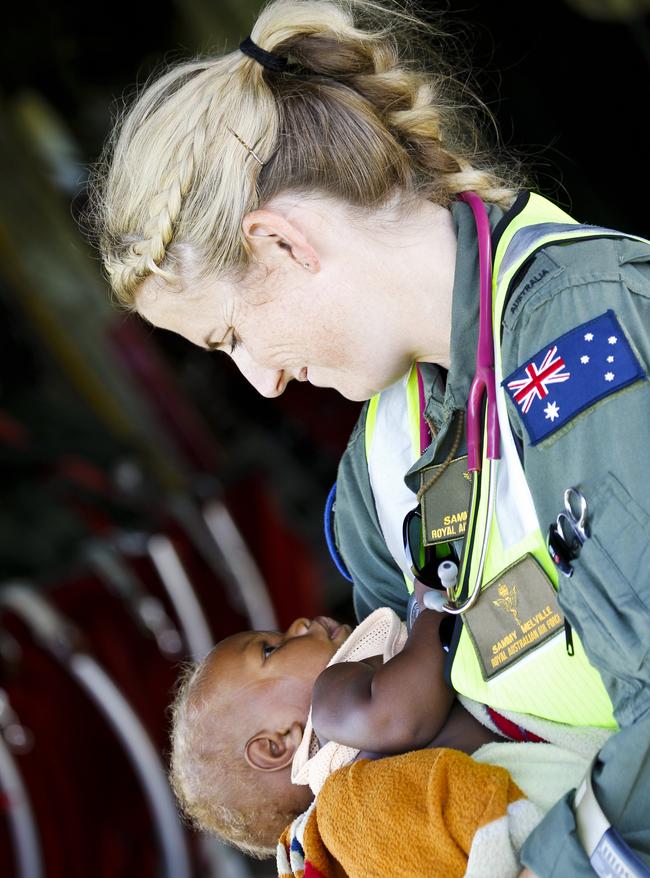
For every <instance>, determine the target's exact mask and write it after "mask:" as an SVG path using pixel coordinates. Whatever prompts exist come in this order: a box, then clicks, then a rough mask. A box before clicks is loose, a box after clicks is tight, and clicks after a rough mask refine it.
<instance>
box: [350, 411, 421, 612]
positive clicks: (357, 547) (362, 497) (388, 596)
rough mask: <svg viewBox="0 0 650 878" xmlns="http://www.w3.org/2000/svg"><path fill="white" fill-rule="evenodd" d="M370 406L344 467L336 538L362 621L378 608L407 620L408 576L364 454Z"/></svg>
mask: <svg viewBox="0 0 650 878" xmlns="http://www.w3.org/2000/svg"><path fill="white" fill-rule="evenodd" d="M366 412H367V405H366V406H364V408H363V410H362V412H361V416H360V418H359V421H358V422H357V425H356V427H355V428H354V431H353V433H352V436H351V437H350V441H349V443H348V447H347V448H346V450H345V453H344V454H343V457H342V458H341V462H340V464H339V469H338V476H337V484H336V512H335V517H334V535H335V539H336V544H337V548H338V550H339V552H340V553H341V557H342V558H343V560H344V562H345V565H346V567H347V568H348V571H349V573H350V576H351V577H352V581H353V600H354V610H355V614H356V616H357V618H358V619H359V621H361V620H362V619H364V618H365V617H366V616H368V615H369V614H370V613H371V612H372V611H373V610H376V609H377V608H378V607H390V608H391V609H393V610H395V612H396V613H397V614H398V616H400V618H402V619H404V618H405V617H406V604H407V602H408V593H407V591H406V585H405V583H404V577H403V576H402V573H401V571H400V570H399V568H398V567H397V565H396V564H395V562H394V560H393V558H392V557H391V554H390V552H389V551H388V548H387V546H386V543H385V541H384V537H383V534H382V532H381V528H380V526H379V520H378V518H377V512H376V509H375V501H374V498H373V494H372V488H371V486H370V478H369V475H368V466H367V462H366V450H365V424H366Z"/></svg>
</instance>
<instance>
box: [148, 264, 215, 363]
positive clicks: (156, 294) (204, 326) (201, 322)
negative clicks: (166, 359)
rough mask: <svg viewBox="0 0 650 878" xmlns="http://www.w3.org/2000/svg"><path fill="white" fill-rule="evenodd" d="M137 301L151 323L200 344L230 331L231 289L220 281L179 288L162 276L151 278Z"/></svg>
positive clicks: (204, 344) (203, 344)
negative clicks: (190, 287)
mask: <svg viewBox="0 0 650 878" xmlns="http://www.w3.org/2000/svg"><path fill="white" fill-rule="evenodd" d="M135 304H136V310H137V312H138V314H139V315H140V316H141V317H142V318H143V319H144V320H146V321H147V323H151V324H152V325H153V326H156V327H158V328H159V329H167V330H169V331H171V332H176V333H178V334H179V335H182V336H183V337H184V338H186V339H187V340H188V341H191V342H192V343H193V344H196V345H198V346H199V347H206V346H207V345H208V342H214V341H220V340H221V339H222V338H223V336H224V335H225V334H226V332H227V331H228V320H227V311H228V308H229V290H228V288H227V286H226V285H225V284H224V283H219V282H218V281H213V282H211V283H204V284H201V285H200V286H199V285H197V286H196V287H193V288H192V289H187V288H184V289H178V288H174V287H172V286H170V285H169V284H166V283H164V282H163V281H161V279H160V278H147V280H145V281H144V282H143V283H142V284H141V286H140V289H139V290H138V292H137V295H136V300H135Z"/></svg>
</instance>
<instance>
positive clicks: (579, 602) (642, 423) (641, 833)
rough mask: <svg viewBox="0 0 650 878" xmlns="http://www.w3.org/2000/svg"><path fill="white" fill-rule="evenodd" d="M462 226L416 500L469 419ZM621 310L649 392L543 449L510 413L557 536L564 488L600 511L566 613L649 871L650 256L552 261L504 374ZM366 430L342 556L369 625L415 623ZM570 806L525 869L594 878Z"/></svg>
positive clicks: (342, 503) (495, 218)
mask: <svg viewBox="0 0 650 878" xmlns="http://www.w3.org/2000/svg"><path fill="white" fill-rule="evenodd" d="M452 213H453V216H454V219H455V222H456V226H457V234H458V251H457V260H456V273H455V279H454V289H453V305H452V326H451V363H450V369H449V372H448V373H445V370H444V369H441V368H438V367H437V366H434V365H428V364H423V367H422V372H423V377H424V381H425V387H426V389H427V393H428V399H427V406H426V415H427V418H428V419H429V420H430V422H431V423H432V424H433V426H434V429H435V431H436V432H435V435H434V438H433V441H432V443H431V445H430V446H429V448H428V449H427V450H426V452H425V453H424V454H423V455H422V457H421V458H420V459H419V460H418V461H417V462H416V463H415V464H414V466H413V467H411V469H410V470H409V472H408V473H406V474H405V482H406V484H407V485H408V487H409V488H411V489H412V490H413V491H416V490H417V488H418V487H419V472H420V470H421V469H423V468H424V467H425V466H429V465H431V464H432V463H441V462H442V461H443V460H444V459H445V457H446V456H447V454H448V452H449V449H450V447H451V442H452V436H451V434H452V433H453V430H450V426H451V423H452V419H453V416H454V412H456V411H458V410H464V409H465V407H466V403H467V396H468V393H469V386H470V383H471V380H472V376H473V373H474V364H475V357H476V345H477V338H478V288H479V278H478V259H477V254H478V243H477V237H476V230H475V225H474V220H473V218H472V214H471V211H470V208H469V207H468V206H467V205H465V204H463V203H457V204H455V205H454V206H453V207H452ZM488 214H489V218H490V224H491V227H492V230H493V236H495V235H498V233H499V221H500V220H501V219H502V217H503V211H501V210H500V209H499V208H498V207H496V206H489V207H488ZM607 309H611V310H613V311H614V313H615V314H616V317H617V318H618V320H619V322H620V324H621V326H622V327H623V328H624V330H625V331H626V333H627V336H628V339H629V341H630V342H631V344H632V347H633V350H634V352H635V354H636V356H637V358H638V360H639V362H640V364H641V366H642V368H643V371H644V372H645V375H646V378H645V379H644V380H642V381H638V382H636V383H635V384H633V385H631V386H630V387H628V388H625V389H622V390H619V391H615V392H613V393H611V394H610V395H608V396H606V397H605V398H604V399H601V400H600V401H599V402H597V403H595V404H594V405H591V406H589V407H587V408H586V409H585V410H584V411H582V412H581V413H580V414H578V415H576V416H575V417H573V418H572V419H571V420H570V421H568V422H567V423H565V424H564V425H563V426H562V427H561V428H560V429H558V430H557V431H556V432H554V433H552V434H551V435H550V436H548V437H547V438H546V439H544V440H542V441H541V442H539V443H538V444H536V445H531V443H530V441H529V438H528V435H527V432H526V428H525V426H524V424H523V422H522V420H521V418H520V414H519V411H518V410H517V408H516V407H515V406H514V405H513V404H512V403H511V401H510V400H508V413H509V417H510V421H511V424H512V427H513V431H514V434H515V436H516V437H518V438H519V440H520V441H521V455H522V462H523V467H524V471H525V474H526V480H527V482H528V485H529V488H530V491H531V494H532V497H533V501H534V503H535V508H536V512H537V516H538V520H539V523H540V527H541V529H542V531H545V529H546V528H547V527H548V525H549V524H550V523H551V521H553V520H554V519H555V518H556V516H557V514H558V513H559V512H560V511H561V510H562V501H563V493H564V490H565V488H567V487H569V486H572V485H573V486H577V487H579V489H580V491H581V492H582V493H583V495H584V496H585V498H586V500H587V503H588V510H589V524H590V528H591V537H590V539H588V540H587V541H586V543H585V545H584V547H583V549H582V552H581V555H580V558H579V559H578V561H576V562H574V568H575V573H574V575H573V577H572V578H570V579H566V578H564V577H560V580H561V581H560V585H559V600H560V604H561V606H562V608H563V610H564V611H565V613H566V616H567V618H568V619H569V620H570V622H571V624H572V625H573V626H574V628H575V630H576V631H577V632H578V633H579V635H580V638H581V640H582V643H583V645H584V647H585V650H586V652H587V655H588V656H589V659H590V661H591V662H592V664H593V665H594V666H595V667H596V668H598V670H599V671H600V673H601V676H602V678H603V682H604V683H605V685H606V687H607V690H608V692H609V695H610V698H611V699H612V703H613V705H614V710H615V716H616V719H617V722H618V723H619V725H620V726H621V729H622V731H621V732H619V733H618V734H616V735H615V736H613V738H612V739H611V740H610V741H609V742H608V744H607V745H606V746H605V747H604V748H603V750H602V751H601V754H600V761H599V763H598V764H597V766H596V768H595V770H594V774H593V782H594V790H595V793H596V796H597V798H598V800H599V802H600V804H601V807H602V808H603V810H604V811H605V813H606V815H607V816H608V817H609V819H610V821H611V823H612V824H613V825H614V826H616V828H617V829H618V830H619V831H620V832H621V833H622V834H623V836H624V838H625V839H626V841H627V842H628V843H629V844H630V845H631V846H632V847H633V849H634V850H636V851H637V852H638V853H639V854H640V856H641V857H642V858H645V860H646V861H647V862H648V863H649V864H650V686H649V685H648V683H649V682H650V384H649V382H648V380H647V375H648V371H649V367H650V246H648V245H647V244H645V243H641V242H636V241H631V240H625V239H605V238H601V239H595V240H584V241H576V242H571V243H569V244H560V245H551V246H548V247H547V248H545V249H543V250H542V251H540V252H538V253H537V254H536V256H535V257H534V259H533V260H532V261H531V263H529V264H528V266H527V267H526V270H525V272H524V273H523V276H522V277H521V278H519V280H518V282H517V285H516V288H515V290H514V291H513V293H512V295H511V296H510V298H509V301H508V304H507V305H506V308H505V310H504V316H503V321H502V326H503V341H502V350H503V375H504V376H508V375H510V374H511V373H512V372H513V371H515V369H517V368H518V367H520V366H522V365H523V364H524V363H526V362H527V361H528V360H529V359H530V358H531V357H533V355H535V354H536V353H537V352H538V351H540V349H541V348H543V347H544V346H545V345H547V344H549V343H551V342H553V341H554V340H555V339H557V338H559V337H560V336H561V335H563V334H564V333H566V332H568V331H570V330H572V329H574V328H575V327H576V326H579V325H580V324H582V323H584V322H586V321H587V320H591V319H593V318H596V317H598V316H600V315H601V314H603V312H605V311H606V310H607ZM414 318H415V319H417V315H414ZM364 423H365V409H364V411H363V412H362V415H361V418H360V421H359V423H358V424H357V426H356V428H355V430H354V431H353V434H352V436H351V438H350V442H349V444H348V448H347V449H346V452H345V454H344V456H343V458H342V460H341V463H340V467H339V473H338V482H337V502H336V518H335V535H336V541H337V546H338V549H339V551H340V553H341V555H342V557H343V559H344V561H345V563H346V565H347V567H348V570H349V571H350V574H351V576H352V578H353V582H354V589H353V598H354V606H355V611H356V613H357V616H358V617H359V619H362V618H364V617H365V616H366V615H368V613H370V612H371V611H372V610H373V609H375V608H376V607H379V606H390V607H392V608H393V609H395V610H396V612H398V613H399V614H400V615H401V616H402V617H404V615H405V608H406V603H407V599H408V594H407V591H406V588H405V584H404V578H403V576H402V574H401V572H400V570H399V568H398V567H397V565H396V564H395V562H394V560H393V558H392V557H391V555H390V552H389V551H388V549H387V547H386V543H385V541H384V537H383V534H382V532H381V528H380V526H379V521H378V518H377V514H376V511H375V508H374V500H373V496H372V491H371V488H370V482H369V477H368V470H367V464H366V457H365V440H364ZM461 450H462V448H461ZM414 505H415V497H414ZM570 799H571V795H568V796H567V797H565V799H564V800H562V801H561V802H559V803H558V804H557V805H556V806H555V808H553V809H552V810H551V812H550V813H549V814H548V815H547V817H546V818H545V820H544V821H543V823H542V824H541V825H540V827H538V829H537V830H536V831H535V832H534V833H533V834H532V835H531V837H530V839H529V840H528V842H527V843H526V846H525V848H524V854H523V861H524V862H525V863H526V864H527V865H529V866H530V867H531V868H532V869H533V870H534V871H535V872H536V873H537V874H538V875H539V876H540V878H550V876H567V878H568V876H576V878H581V876H588V875H592V874H593V872H592V870H591V868H590V866H589V863H588V861H587V858H586V855H585V854H584V851H583V850H582V848H581V846H580V843H579V841H578V840H577V837H576V835H575V823H574V819H573V813H572V810H571V807H570Z"/></svg>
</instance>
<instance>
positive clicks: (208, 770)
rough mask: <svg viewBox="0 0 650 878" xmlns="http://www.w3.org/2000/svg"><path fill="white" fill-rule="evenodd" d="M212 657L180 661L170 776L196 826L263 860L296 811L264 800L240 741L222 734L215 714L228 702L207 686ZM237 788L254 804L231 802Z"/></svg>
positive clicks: (224, 712) (229, 708)
mask: <svg viewBox="0 0 650 878" xmlns="http://www.w3.org/2000/svg"><path fill="white" fill-rule="evenodd" d="M211 656H212V653H209V654H208V656H207V657H206V658H205V659H203V661H201V662H199V663H189V664H187V665H185V666H184V667H183V668H182V670H181V673H180V676H179V678H178V681H177V688H176V694H175V698H174V701H173V704H172V707H171V713H172V729H171V735H170V738H171V754H170V770H169V780H170V783H171V786H172V789H173V791H174V793H175V795H176V798H177V799H178V803H179V805H180V807H181V809H182V811H183V813H184V815H185V816H186V818H188V820H189V821H190V822H191V823H192V825H193V826H194V827H195V828H196V829H201V830H203V831H205V832H209V833H212V834H213V835H216V836H218V837H219V838H220V839H221V840H222V841H225V842H227V843H228V844H231V845H233V846H234V847H237V848H239V849H240V850H242V851H244V852H245V853H246V854H248V855H249V856H252V857H255V858H257V859H265V858H268V857H271V856H275V853H276V844H277V840H278V838H279V836H280V834H281V832H282V831H283V829H284V828H285V827H286V826H288V825H289V823H291V822H292V820H294V819H295V817H297V816H298V812H297V811H295V810H292V809H291V808H283V807H282V806H281V803H280V802H274V801H271V800H270V799H269V797H268V796H267V794H266V792H265V790H263V788H261V787H260V785H259V783H257V782H256V778H255V777H254V776H253V773H252V772H250V771H248V770H247V768H248V767H247V765H246V762H245V760H244V759H243V758H242V752H241V746H239V747H238V746H237V742H236V741H235V740H234V739H233V737H232V736H231V735H228V734H227V731H226V728H225V724H224V726H223V728H220V724H219V715H218V714H220V713H221V715H224V716H225V715H228V712H229V711H232V710H233V707H232V705H230V706H227V707H226V706H225V705H223V704H220V703H219V698H218V694H217V693H215V692H214V691H210V687H209V686H208V685H207V682H208V681H207V679H206V676H207V675H206V669H207V666H208V662H209V659H210V657H211ZM216 731H218V732H219V733H218V734H215V732H216ZM240 744H241V742H240ZM237 790H239V791H240V792H241V791H242V790H245V794H246V799H247V800H248V801H252V800H256V804H255V805H254V806H250V807H248V806H247V807H246V808H237V807H236V806H234V805H233V804H232V803H231V801H236V800H237V798H238V795H237Z"/></svg>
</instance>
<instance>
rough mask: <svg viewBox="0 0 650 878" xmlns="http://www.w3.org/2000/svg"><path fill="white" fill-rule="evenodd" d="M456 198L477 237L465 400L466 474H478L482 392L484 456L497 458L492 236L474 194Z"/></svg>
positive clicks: (488, 224) (485, 217)
mask: <svg viewBox="0 0 650 878" xmlns="http://www.w3.org/2000/svg"><path fill="white" fill-rule="evenodd" d="M458 197H459V199H460V200H461V201H464V202H465V203H466V204H468V205H469V207H470V208H471V210H472V213H473V215H474V221H475V223H476V232H477V238H478V258H479V327H478V345H477V349H476V371H475V373H474V378H473V379H472V384H471V386H470V391H469V398H468V401H467V468H468V470H469V472H479V470H480V468H481V428H482V421H483V417H482V416H483V412H482V407H483V394H484V393H485V394H486V395H487V412H486V420H487V457H488V459H489V460H496V459H498V458H499V456H500V449H499V419H498V414H497V400H496V379H495V375H494V341H493V337H492V235H491V231H490V222H489V220H488V215H487V211H486V210H485V205H484V204H483V202H482V201H481V199H480V198H479V197H478V195H476V194H475V193H474V192H461V193H460V195H459V196H458Z"/></svg>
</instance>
